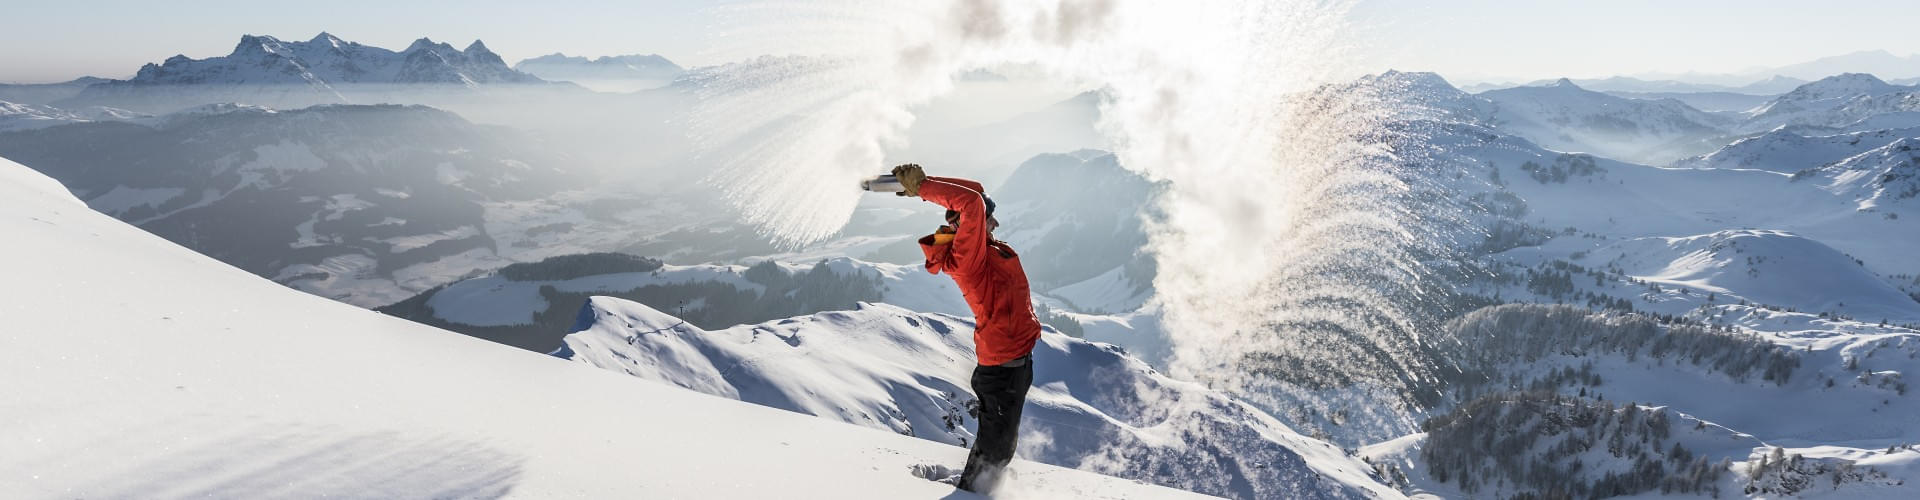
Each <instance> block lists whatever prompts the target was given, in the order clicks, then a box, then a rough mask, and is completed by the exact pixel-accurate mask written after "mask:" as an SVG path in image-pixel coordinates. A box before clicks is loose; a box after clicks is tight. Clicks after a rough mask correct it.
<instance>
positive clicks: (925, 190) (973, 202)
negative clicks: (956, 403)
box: [920, 177, 1040, 365]
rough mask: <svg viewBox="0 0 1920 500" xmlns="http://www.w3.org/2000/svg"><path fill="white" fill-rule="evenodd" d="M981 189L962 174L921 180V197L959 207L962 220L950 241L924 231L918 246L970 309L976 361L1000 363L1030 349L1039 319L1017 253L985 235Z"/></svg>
mask: <svg viewBox="0 0 1920 500" xmlns="http://www.w3.org/2000/svg"><path fill="white" fill-rule="evenodd" d="M985 192H986V191H985V190H984V189H982V188H981V187H980V183H978V182H974V181H970V180H966V179H955V178H950V177H928V178H927V180H926V181H925V182H921V183H920V198H922V199H925V200H927V201H931V202H934V203H936V204H938V205H940V206H943V207H947V210H952V211H955V212H959V213H960V223H959V225H958V226H959V227H957V228H955V229H956V231H955V233H954V235H953V241H952V242H950V243H944V244H943V243H937V242H935V241H934V240H935V238H934V235H927V236H926V237H924V238H920V250H921V251H922V252H924V253H926V254H927V272H929V273H933V274H940V273H941V272H945V273H947V276H951V277H953V281H954V283H958V284H959V285H960V294H961V295H963V296H965V297H966V299H967V307H969V308H972V309H973V320H974V323H975V324H976V325H977V328H975V329H974V331H973V348H974V353H975V357H976V358H978V360H979V363H980V364H982V365H998V364H1002V363H1006V362H1008V361H1013V360H1015V359H1019V358H1020V357H1021V356H1026V355H1027V354H1028V353H1031V352H1033V343H1034V342H1035V341H1037V340H1039V339H1040V320H1039V318H1036V317H1035V316H1034V314H1033V296H1032V294H1031V292H1030V291H1029V290H1028V289H1027V271H1026V269H1024V268H1022V267H1020V254H1017V253H1014V251H1013V248H1012V247H1008V246H1007V244H1006V243H1005V242H1001V241H997V240H994V239H992V238H991V237H989V236H988V235H987V214H986V212H987V205H986V195H985V194H984V193H985Z"/></svg>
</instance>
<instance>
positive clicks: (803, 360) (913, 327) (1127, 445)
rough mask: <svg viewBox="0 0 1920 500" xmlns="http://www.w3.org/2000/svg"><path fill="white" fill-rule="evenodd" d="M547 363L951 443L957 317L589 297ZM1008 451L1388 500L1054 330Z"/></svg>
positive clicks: (959, 435) (961, 324)
mask: <svg viewBox="0 0 1920 500" xmlns="http://www.w3.org/2000/svg"><path fill="white" fill-rule="evenodd" d="M578 328H579V330H580V331H579V332H577V333H574V334H572V335H569V336H567V339H566V342H567V346H566V348H565V349H563V350H561V351H560V352H558V353H556V355H559V356H564V357H568V358H571V359H573V360H576V361H580V362H582V363H586V364H590V365H594V366H597V367H600V368H604V369H607V370H611V371H615V372H621V373H626V374H628V375H633V376H636V377H640V378H645V379H650V380H658V381H662V382H668V383H672V384H675V385H679V386H682V387H686V388H689V389H693V390H698V391H701V392H706V393H709V394H715V395H719V396H725V397H728V398H735V399H739V400H742V401H749V402H754V403H759V404H764V405H767V406H771V407H776V408H782V409H786V410H791V411H795V412H800V413H806V414H810V415H817V416H820V417H823V418H826V419H830V420H839V421H843V422H849V423H854V424H858V425H862V426H867V427H874V428H878V429H885V430H889V431H892V432H896V433H899V434H902V435H909V436H916V437H919V438H922V439H927V440H930V441H936V442H942V443H950V444H955V445H966V444H967V443H969V442H970V441H971V440H972V439H973V430H972V428H973V426H974V425H976V422H975V421H974V419H973V417H972V416H970V415H969V414H968V408H969V407H970V406H971V405H973V404H975V403H973V401H972V397H971V395H970V392H971V389H969V388H968V380H969V379H968V377H969V376H970V373H971V370H972V368H973V359H974V358H973V349H972V345H973V328H972V324H971V321H968V320H966V319H963V318H960V317H956V316H951V315H945V314H924V313H916V312H913V311H909V310H906V309H902V308H899V307H895V306H890V305H886V304H862V305H861V306H860V307H859V308H858V309H857V310H852V311H835V312H826V313H820V314H814V315H811V316H802V317H796V318H789V319H784V320H779V321H772V322H767V323H761V324H758V325H743V326H739V327H734V328H728V329H725V330H713V331H709V330H702V329H700V328H697V327H694V326H692V325H688V324H686V323H685V322H684V321H682V320H680V319H678V318H675V317H673V316H671V315H668V314H665V313H661V312H659V311H656V310H654V309H652V308H649V307H646V306H644V305H641V304H639V303H635V302H629V301H624V300H620V299H614V298H609V297H595V298H593V299H592V300H590V301H589V302H588V304H587V306H586V307H585V308H583V310H582V311H581V313H580V325H579V327H578ZM1033 385H1034V387H1033V390H1032V392H1031V393H1029V395H1028V403H1027V410H1026V411H1025V414H1024V415H1023V424H1022V428H1021V439H1022V446H1021V456H1023V457H1026V458H1029V459H1032V460H1035V461H1040V462H1045V463H1052V464H1057V465H1063V466H1071V467H1077V468H1081V469H1086V470H1091V471H1096V472H1102V473H1107V474H1113V475H1117V476H1121V477H1127V478H1133V479H1139V480H1143V481H1147V482H1150V483H1155V484H1163V485H1168V486H1175V487H1180V488H1184V489H1192V490H1195V491H1200V492H1204V493H1211V494H1219V495H1226V496H1232V497H1237V498H1275V497H1288V498H1328V497H1332V498H1348V497H1376V496H1384V497H1393V496H1398V495H1397V493H1394V492H1392V491H1391V490H1388V489H1386V488H1385V487H1384V486H1382V485H1379V484H1377V483H1375V482H1374V481H1372V480H1371V479H1369V478H1368V477H1367V475H1366V473H1367V469H1366V466H1365V465H1364V464H1361V463H1360V462H1358V461H1357V460H1355V459H1353V458H1352V457H1348V456H1346V455H1345V454H1344V453H1343V452H1342V451H1340V450H1339V449H1337V448H1335V447H1333V446H1331V445H1329V444H1327V443H1325V442H1321V441H1317V440H1313V439H1310V438H1307V437H1304V436H1301V435H1299V434H1296V433H1294V432H1293V431H1291V430H1289V429H1287V427H1286V426H1285V425H1283V424H1281V423H1280V422H1279V421H1278V420H1275V419H1274V418H1273V417H1271V416H1269V415H1266V414H1264V413H1262V412H1260V411H1259V410H1256V409H1254V407H1252V406H1249V405H1246V404H1244V403H1240V402H1238V401H1235V400H1233V399H1231V398H1229V397H1227V396H1225V395H1224V394H1223V393H1220V392H1216V391H1212V390H1209V389H1206V388H1205V387H1202V386H1199V385H1198V384H1194V383H1190V382H1180V381H1175V380H1172V379H1169V378H1167V377H1165V376H1163V375H1161V374H1159V373H1158V372H1155V371H1154V370H1153V369H1152V368H1149V367H1148V366H1147V365H1146V364H1145V363H1142V362H1140V361H1139V360H1136V359H1132V358H1130V357H1128V356H1126V355H1125V354H1124V352H1123V351H1121V350H1119V349H1118V348H1117V347H1114V346H1112V345H1106V344H1096V343H1089V342H1086V341H1082V340H1078V339H1073V338H1071V337H1067V336H1064V335H1060V334H1058V333H1053V332H1048V333H1046V334H1044V335H1043V336H1042V339H1041V342H1040V344H1039V345H1038V346H1037V347H1036V348H1035V351H1034V384H1033Z"/></svg>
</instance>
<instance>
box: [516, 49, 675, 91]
mask: <svg viewBox="0 0 1920 500" xmlns="http://www.w3.org/2000/svg"><path fill="white" fill-rule="evenodd" d="M513 69H514V70H515V71H520V72H523V73H528V74H532V75H536V76H539V77H540V78H544V79H548V80H560V81H572V82H576V83H578V82H580V81H582V80H587V81H592V80H655V81H663V82H664V81H669V80H672V79H674V78H676V77H678V76H680V74H681V73H685V72H686V68H682V67H680V65H678V64H674V63H673V61H669V60H667V58H665V57H661V56H660V55H658V54H628V55H622V56H600V57H599V58H597V59H588V58H585V57H579V56H568V55H566V54H563V53H559V52H555V53H552V54H547V55H544V56H540V57H535V58H531V59H527V60H524V61H520V62H519V63H517V64H514V65H513Z"/></svg>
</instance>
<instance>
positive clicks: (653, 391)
mask: <svg viewBox="0 0 1920 500" xmlns="http://www.w3.org/2000/svg"><path fill="white" fill-rule="evenodd" d="M0 214H4V215H0V231H4V232H5V233H6V234H8V235H11V237H10V238H9V243H8V244H7V245H5V246H4V247H0V258H5V259H6V260H8V261H10V262H23V263H29V262H30V263H32V264H33V265H29V266H20V267H19V268H18V269H16V270H15V271H14V275H13V276H12V279H9V280H7V281H6V284H5V285H0V286H4V290H5V292H4V296H5V300H4V302H3V304H4V305H0V310H4V311H5V317H6V319H7V326H6V328H5V329H4V330H0V449H5V450H7V451H6V452H5V453H4V454H0V497H5V498H23V499H25V498H205V497H214V498H318V497H352V498H494V497H518V498H660V497H678V498H708V497H732V498H776V497H779V498H912V497H927V498H931V497H938V496H941V495H950V496H949V498H968V497H972V495H967V494H954V493H953V490H952V488H951V487H948V486H945V485H942V484H938V483H934V482H929V481H926V480H922V479H920V478H918V477H915V476H913V475H911V474H910V473H909V468H910V467H911V466H914V465H921V464H944V465H946V466H949V467H958V465H959V463H960V461H961V460H962V457H963V455H964V453H965V450H963V449H961V448H958V447H954V446H949V445H944V444H940V443H936V442H933V441H927V440H921V439H913V438H909V437H905V436H899V435H896V434H893V433H890V432H885V431H879V430H873V429H864V428H860V427H857V426H851V425H845V424H841V423H837V422H832V421H829V420H825V419H818V418H811V417H805V416H801V415H797V414H793V413H789V412H784V411H780V410H775V409H771V408H766V407H762V406H758V405H753V404H748V403H742V402H737V401H731V400H728V399H725V398H718V397H713V396H708V395H704V394H700V393H696V392H693V391H686V390H683V389H680V388H676V387H673V386H671V385H667V384H661V383H656V382H650V381H644V380H639V379H636V378H634V377H628V376H624V375H620V374H617V373H612V372H608V371H604V370H599V369H594V368H592V367H588V366H584V365H581V364H577V363H569V362H566V361H564V360H559V359H555V358H552V357H548V356H542V355H539V354H536V353H531V352H527V351H523V350H519V349H513V348H509V347H505V346H500V345H495V344H490V343H487V342H483V341H480V340H477V339H472V338H468V337H465V336H462V335H458V334H454V333H451V332H446V331H441V330H436V329H433V328H428V327H425V326H421V325H417V324H413V323H409V322H406V321H402V320H398V319H393V318H389V317H385V316H382V315H379V314H376V313H372V312H369V311H366V310H364V309H359V308H356V307H353V306H349V305H346V304H341V303H337V302H332V301H329V300H326V299H323V298H319V297H314V296H310V295H307V294H304V293H300V292H297V291H293V290H289V289H287V288H284V287H282V286H280V285H277V284H274V283H273V282H271V281H267V280H265V279H261V278H258V277H255V276H253V275H251V274H248V273H246V272H243V271H240V270H238V269H235V268H233V267H230V266H227V265H225V264H221V263H219V262H216V261H214V260H212V259H210V258H207V257H205V256H201V255H199V254H196V253H194V252H192V251H189V250H187V249H185V248H181V247H179V246H175V245H173V244H171V243H168V242H166V241H164V240H162V239H160V238H158V237H155V236H152V235H150V234H147V233H144V232H142V231H140V230H138V229H135V228H133V227H132V226H128V225H126V224H124V223H121V222H119V221H116V220H113V219H112V218H109V217H107V216H105V215H101V214H98V213H95V212H93V211H91V210H89V209H87V207H86V206H85V205H83V204H82V203H81V202H80V201H79V200H77V199H75V198H74V197H72V196H71V195H69V194H67V192H66V190H65V189H64V188H63V187H61V186H60V185H59V184H58V183H56V182H54V181H52V180H51V179H48V178H46V177H45V176H42V175H40V174H38V173H35V172H32V171H31V170H28V169H27V168H25V167H23V166H20V165H18V164H15V163H12V162H4V161H0ZM1014 470H1015V471H1016V474H1017V476H1016V479H1015V481H1014V482H1013V483H1012V484H1011V486H1010V491H1009V492H1007V494H1005V495H1000V496H999V497H1002V498H1182V497H1192V496H1194V495H1192V494H1189V493H1185V492H1180V491H1176V490H1171V489H1165V488H1156V487H1150V486H1143V485H1140V484H1137V483H1133V482H1129V481H1124V480H1117V479H1113V478H1109V477H1104V476H1098V475H1094V474H1090V473H1085V472H1078V471H1071V470H1066V469H1060V468H1057V467H1050V466H1044V465H1040V464H1034V463H1030V462H1016V464H1015V466H1014Z"/></svg>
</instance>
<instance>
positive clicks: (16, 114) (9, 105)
mask: <svg viewBox="0 0 1920 500" xmlns="http://www.w3.org/2000/svg"><path fill="white" fill-rule="evenodd" d="M143 118H147V115H144V114H141V113H135V112H132V111H127V110H124V109H115V108H109V107H104V106H94V107H91V108H85V109H79V110H68V109H60V108H56V107H53V106H47V105H42V104H20V103H13V102H7V101H0V132H8V131H13V130H30V129H37V128H46V127H51V126H54V125H65V124H68V123H81V122H90V121H129V120H137V119H143Z"/></svg>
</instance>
